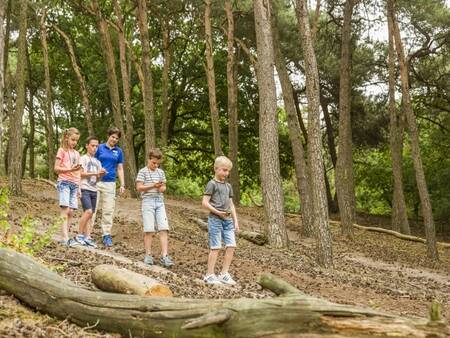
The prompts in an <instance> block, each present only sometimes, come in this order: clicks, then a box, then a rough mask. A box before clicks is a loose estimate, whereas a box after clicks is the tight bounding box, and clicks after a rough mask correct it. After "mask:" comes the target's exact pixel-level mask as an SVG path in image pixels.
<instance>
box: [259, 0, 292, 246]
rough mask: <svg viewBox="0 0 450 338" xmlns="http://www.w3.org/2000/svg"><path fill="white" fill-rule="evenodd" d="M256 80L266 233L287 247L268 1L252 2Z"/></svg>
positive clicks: (270, 241)
mask: <svg viewBox="0 0 450 338" xmlns="http://www.w3.org/2000/svg"><path fill="white" fill-rule="evenodd" d="M253 9H254V15H255V29H256V46H257V52H258V61H257V72H256V76H257V80H258V92H259V154H260V155H259V158H260V168H261V185H262V192H263V201H264V212H265V217H266V219H265V233H266V235H267V238H268V241H269V244H270V245H272V246H273V247H277V248H281V247H285V246H287V245H288V238H287V232H286V226H285V219H284V210H283V193H282V190H281V175H280V159H279V151H278V120H277V98H276V92H275V80H274V56H273V43H272V32H271V10H270V1H269V0H254V1H253Z"/></svg>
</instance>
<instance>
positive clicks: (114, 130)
mask: <svg viewBox="0 0 450 338" xmlns="http://www.w3.org/2000/svg"><path fill="white" fill-rule="evenodd" d="M114 134H117V136H118V137H119V138H120V137H121V136H122V132H121V131H120V129H119V128H117V127H111V128H109V130H108V136H111V135H114Z"/></svg>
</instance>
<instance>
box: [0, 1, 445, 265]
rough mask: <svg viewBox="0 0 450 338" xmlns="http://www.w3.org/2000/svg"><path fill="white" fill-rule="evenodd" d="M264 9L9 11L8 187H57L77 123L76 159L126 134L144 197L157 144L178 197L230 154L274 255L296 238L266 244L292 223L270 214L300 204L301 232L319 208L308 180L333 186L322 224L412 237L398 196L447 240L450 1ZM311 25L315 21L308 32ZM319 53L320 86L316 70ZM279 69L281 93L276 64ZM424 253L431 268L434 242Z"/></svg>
mask: <svg viewBox="0 0 450 338" xmlns="http://www.w3.org/2000/svg"><path fill="white" fill-rule="evenodd" d="M260 2H261V5H262V7H261V8H262V9H261V8H259V7H258V3H260ZM268 3H269V2H268V1H255V2H253V1H246V0H242V1H209V0H208V1H199V0H184V1H179V0H171V1H157V0H155V1H151V2H146V1H144V0H136V1H131V0H130V1H118V0H106V1H103V0H99V1H98V0H92V1H84V0H70V1H27V0H20V1H11V0H9V1H1V8H0V12H1V19H2V21H3V22H4V25H3V26H2V32H1V35H0V36H2V37H3V38H2V39H0V41H4V43H2V44H1V48H2V50H1V52H2V53H0V54H1V55H2V57H3V60H0V64H1V65H2V67H3V70H2V72H1V74H2V79H1V81H0V82H1V83H2V88H1V89H2V91H3V92H4V95H1V97H2V100H3V102H0V103H1V104H0V106H1V107H3V108H4V109H2V110H1V116H0V121H1V128H0V130H1V133H0V156H1V157H2V165H1V169H0V170H1V173H2V174H5V175H8V176H9V184H10V190H11V192H12V193H13V194H20V192H21V187H20V178H21V177H31V178H35V177H46V178H50V179H54V178H55V177H54V173H53V170H52V168H53V162H54V154H56V150H57V147H58V144H59V138H60V135H61V132H62V131H63V130H64V129H65V128H68V127H77V128H78V129H79V130H80V131H81V134H82V135H81V138H80V142H79V150H80V151H81V150H82V148H83V145H84V140H85V139H86V138H87V136H89V135H90V134H95V135H97V136H99V137H100V138H101V139H102V140H103V141H105V139H106V131H107V129H108V128H109V127H110V126H112V125H116V126H118V127H119V128H121V129H122V130H123V132H124V133H123V137H122V143H121V146H122V147H123V148H124V150H125V158H126V174H127V177H126V180H127V187H129V188H130V189H131V194H132V195H134V194H135V192H134V191H133V186H134V184H133V182H134V178H135V174H136V170H137V169H139V168H140V167H142V166H144V165H145V154H146V150H147V149H149V148H150V147H152V146H159V147H161V148H162V149H163V150H164V153H165V160H164V170H165V171H166V173H167V176H168V178H169V189H168V192H169V193H171V194H177V195H184V196H193V197H199V196H200V195H201V194H202V189H203V187H204V185H205V183H206V182H207V180H208V179H210V177H211V176H212V162H213V159H214V157H215V155H218V154H221V153H224V154H227V155H229V157H230V158H231V159H232V160H233V161H234V162H235V163H236V165H235V167H234V171H233V173H232V176H231V178H230V181H231V183H232V184H233V187H234V190H235V193H236V197H235V201H236V202H237V203H241V204H244V205H249V204H253V203H262V204H264V208H265V209H266V215H267V216H266V223H267V224H268V225H267V226H266V231H267V235H268V237H269V241H272V244H275V246H282V245H285V243H286V238H283V237H286V235H285V234H284V235H283V232H281V233H282V235H280V236H279V237H280V238H274V236H271V233H275V232H276V231H274V229H275V228H277V227H281V228H283V226H284V224H283V219H282V218H281V217H279V218H278V219H271V215H276V214H277V212H273V210H277V207H276V206H277V205H279V204H280V203H281V205H282V206H283V208H284V210H285V211H287V212H299V211H301V212H302V215H303V216H304V217H303V222H305V217H306V216H305V215H304V213H305V211H306V212H307V211H308V210H312V211H314V212H318V213H319V214H320V213H321V212H322V211H320V210H319V209H320V208H318V207H317V205H319V204H320V203H321V202H320V201H321V198H320V196H319V197H318V199H316V200H315V201H316V202H312V203H313V204H312V205H313V206H312V207H310V208H308V207H307V205H308V204H307V203H309V202H307V201H303V200H302V196H303V197H304V196H308V195H309V194H306V193H305V191H307V189H310V188H305V187H302V185H301V183H300V182H310V183H311V186H314V185H315V184H316V183H317V182H315V179H316V178H315V177H317V176H319V179H320V180H323V181H321V182H319V183H317V186H316V188H317V189H316V188H314V189H316V190H315V191H319V193H318V194H319V195H320V190H321V189H322V187H323V196H325V195H326V197H327V200H326V209H327V211H326V215H325V213H323V212H322V213H321V216H317V217H318V218H321V217H324V219H325V220H328V213H338V212H339V211H340V212H341V219H342V218H344V223H345V219H346V217H347V220H348V221H349V222H350V223H352V222H354V217H355V211H357V212H359V213H367V214H371V215H386V216H392V218H393V222H392V225H391V228H392V229H394V230H397V231H400V232H403V233H406V234H408V233H410V232H411V230H410V228H409V224H406V223H408V219H406V220H405V218H403V220H402V221H398V218H397V221H396V220H395V219H396V217H399V216H398V215H399V214H400V213H401V211H400V210H401V208H402V207H401V202H400V204H399V199H403V201H404V203H403V204H404V214H406V215H407V217H408V218H409V219H410V220H411V219H415V220H417V221H419V222H422V220H424V222H425V228H422V227H420V228H415V229H413V230H414V231H413V232H415V233H417V234H419V235H423V233H426V236H427V239H428V242H429V244H430V243H431V244H433V241H434V239H433V236H434V232H435V231H436V233H437V234H438V236H440V237H445V236H448V233H449V231H450V194H449V184H448V182H449V179H450V159H449V156H448V153H449V147H450V116H449V112H450V96H449V93H450V76H449V75H450V64H449V60H450V58H449V53H450V50H449V47H450V25H449V22H450V9H449V6H448V4H446V2H445V1H439V0H411V1H395V4H394V2H393V1H387V2H386V1H381V0H363V1H354V0H353V1H349V0H347V1H334V0H328V1H317V2H315V3H312V4H310V11H303V10H302V9H304V7H303V6H304V5H306V1H295V2H291V1H283V0H277V1H271V2H270V4H271V10H270V11H268V10H267V8H268ZM264 5H266V6H265V7H264ZM394 5H395V6H394ZM305 8H306V7H305ZM259 9H261V10H262V11H263V12H258V10H259ZM264 9H265V10H266V11H267V12H264ZM267 13H268V15H267ZM302 15H303V18H304V17H306V15H308V16H309V19H310V20H309V24H308V26H309V28H308V29H306V28H305V27H306V26H305V24H304V21H302ZM387 18H390V22H391V28H390V29H388V23H387V21H388V19H387ZM255 22H256V24H255ZM302 22H303V23H302ZM268 23H269V26H267V24H268ZM396 27H397V30H396ZM396 33H398V34H399V35H397V36H396ZM383 34H386V36H385V38H382V36H383ZM400 34H401V35H400ZM389 36H390V37H391V39H389ZM400 36H401V39H399V38H398V37H400ZM267 38H269V39H267ZM268 41H269V45H267V44H266V45H264V43H268ZM388 41H391V43H388ZM309 44H310V45H311V46H313V49H308V45H309ZM394 45H395V46H394ZM268 46H269V47H270V48H268ZM394 50H395V52H396V53H394ZM268 51H270V52H269V53H267V52H268ZM308 51H309V52H308ZM311 51H312V53H313V54H314V55H311V53H310V52H311ZM389 51H391V53H389ZM403 51H404V55H403V59H402V55H401V54H402V53H401V52H403ZM389 54H390V55H391V56H390V57H388V55H389ZM312 56H313V58H314V60H316V62H317V69H316V71H317V75H318V77H317V79H316V80H317V81H318V82H317V84H318V87H317V88H315V87H314V76H312V75H309V74H313V73H314V64H313V63H310V62H309V61H311V60H313V59H312V58H311V57H312ZM389 60H391V62H390V63H389V62H388V61H389ZM311 64H312V65H313V66H312V68H310V67H311ZM389 64H390V65H391V68H389ZM265 65H268V66H267V67H272V68H264V67H265ZM273 68H276V74H277V77H278V78H279V85H278V86H275V84H274V82H273V81H274V72H270V71H267V69H273ZM311 69H312V72H313V73H308V72H309V70H311ZM402 71H404V72H403V73H402ZM286 75H287V77H286ZM310 76H312V77H310ZM390 80H391V81H390ZM311 81H312V82H311ZM308 83H309V85H308ZM265 85H267V86H268V88H269V90H268V91H264V90H263V87H264V86H265ZM267 86H266V87H267ZM276 87H277V88H278V91H277V92H278V97H277V98H275V96H274V95H273V94H274V93H275V88H276ZM311 88H314V90H315V89H317V91H316V92H314V93H310V92H308V91H309V90H312V89H311ZM346 98H348V100H347V101H346ZM314 99H317V100H316V101H314ZM292 101H293V103H292ZM292 108H294V109H295V110H292ZM319 108H320V120H318V117H319V115H318V114H317V116H316V118H317V119H316V120H314V113H315V112H319ZM410 112H412V113H413V114H414V115H411V114H410V115H408V114H409V113H410ZM411 116H413V117H414V118H413V119H414V121H413V120H412V119H411ZM295 121H296V122H295ZM316 122H317V125H316ZM267 126H269V129H264V128H267ZM315 126H317V127H318V128H316V129H314V127H315ZM272 127H274V128H275V130H276V132H275V134H276V135H275V134H274V133H272V131H273V128H272ZM271 128H272V129H271ZM417 131H418V133H417ZM415 132H416V133H415ZM295 139H297V141H298V142H299V143H298V142H297V143H296V142H295ZM315 139H317V140H319V141H320V143H319V145H320V147H319V148H317V147H314V142H315V141H314V140H315ZM415 141H417V142H418V143H417V145H418V148H417V147H415V143H414V142H415ZM277 145H278V146H277ZM271 146H272V147H271ZM299 146H300V148H301V149H300V150H299V148H298V147H299ZM393 149H395V150H393ZM417 149H419V150H420V152H419V153H417ZM278 151H279V153H278ZM299 152H300V155H299ZM395 154H400V156H399V157H398V156H397V157H395ZM297 155H299V156H297ZM417 155H418V156H419V157H420V165H419V164H418V163H419V162H417ZM296 156H297V157H296ZM300 157H301V158H302V159H303V162H302V161H300V160H299V158H300ZM317 157H320V159H317ZM349 158H350V160H348V159H349ZM316 159H317V160H316ZM297 161H300V163H299V162H297ZM278 163H279V164H278ZM306 163H307V165H308V167H307V166H306ZM393 163H394V164H393ZM422 164H423V166H422ZM395 165H397V166H398V168H399V171H397V176H396V175H395ZM314 166H315V167H314ZM421 167H423V175H422V176H423V177H422V178H425V179H426V181H425V187H424V186H423V183H424V182H422V181H421V180H420V172H421V171H420V170H421V169H420V168H421ZM302 168H303V169H305V168H307V170H303V174H302ZM314 168H316V170H315V169H314ZM317 168H319V169H320V170H317ZM340 170H341V171H340ZM305 171H306V172H305ZM267 173H269V174H267ZM274 173H275V174H274ZM418 173H419V174H418ZM399 174H400V178H399V176H398V175H399ZM302 175H304V176H302ZM268 177H269V178H268ZM302 177H303V178H302ZM395 177H396V178H397V180H395V179H394V178H395ZM279 179H280V180H279ZM347 179H350V181H346V180H347ZM297 182H299V183H297ZM349 182H350V183H349ZM399 182H400V186H399V185H398V184H399ZM340 183H341V184H342V185H343V188H341V189H342V190H341V191H342V193H341V194H340V195H341V198H343V200H342V201H340V200H339V193H338V192H339V189H340V188H339V184H340ZM353 184H354V188H353ZM277 186H278V187H277ZM341 187H342V186H341ZM346 187H349V189H346ZM302 189H303V190H302ZM305 189H306V190H305ZM399 189H400V190H401V194H400V195H399ZM424 189H425V190H424ZM425 191H426V192H427V194H428V195H429V196H428V199H429V206H430V207H429V208H427V206H428V204H427V202H426V201H427V196H426V195H427V194H425ZM281 192H282V196H280V198H278V195H279V194H281ZM311 196H312V197H311ZM399 196H403V197H399ZM310 197H311V200H312V201H314V193H313V192H312V193H311V195H310ZM273 199H274V200H273ZM317 201H319V202H317ZM424 201H425V202H424ZM399 205H400V206H399ZM339 206H341V208H339ZM283 208H282V209H283ZM278 209H279V208H278ZM427 210H428V211H430V210H431V212H432V217H431V219H430V216H429V215H427V212H428V211H427ZM314 212H313V214H314ZM342 212H346V215H344V216H343V215H342ZM316 215H317V213H316ZM314 217H315V216H314ZM275 218H276V217H275ZM400 219H401V216H400ZM433 220H434V222H433ZM430 221H431V222H432V224H431V225H432V227H431V225H430ZM405 222H406V223H405ZM427 222H428V223H427ZM312 223H313V225H314V224H319V225H317V228H318V229H320V227H321V225H320V224H323V222H322V223H321V221H317V219H313V222H312ZM427 224H428V226H427ZM406 225H407V226H406ZM435 225H436V226H435ZM303 228H305V224H303ZM344 228H345V226H344ZM306 230H307V229H306ZM303 231H304V232H305V233H306V234H307V231H305V229H303ZM431 232H432V233H431ZM284 233H285V232H284ZM312 233H316V234H317V231H316V230H314V229H313V231H312ZM318 233H319V236H318V237H320V236H323V231H319V232H318ZM344 233H345V231H344ZM347 235H348V236H350V237H351V232H347ZM326 237H327V236H326V235H325V236H324V237H322V239H319V241H318V243H319V244H318V245H319V248H320V247H321V244H320V243H322V244H323V243H324V242H326ZM321 240H322V242H321ZM434 245H435V243H434ZM322 246H323V245H322ZM325 246H326V245H325ZM428 254H429V256H430V257H431V258H433V250H432V249H430V248H429V251H428ZM434 258H435V257H434ZM319 261H321V259H319ZM322 263H323V264H324V265H327V264H328V263H327V258H326V257H325V259H322Z"/></svg>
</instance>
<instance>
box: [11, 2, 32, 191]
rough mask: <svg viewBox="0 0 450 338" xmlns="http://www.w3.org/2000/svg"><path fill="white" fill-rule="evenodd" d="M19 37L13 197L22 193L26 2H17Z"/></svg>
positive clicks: (12, 126) (12, 134)
mask: <svg viewBox="0 0 450 338" xmlns="http://www.w3.org/2000/svg"><path fill="white" fill-rule="evenodd" d="M18 8H19V20H18V23H19V37H18V40H17V45H18V48H17V68H16V95H17V98H16V109H15V110H14V111H13V113H12V114H11V119H10V126H9V162H10V165H9V170H8V183H9V190H10V191H11V193H12V194H13V195H20V194H21V193H22V177H21V176H22V156H23V155H22V133H23V131H22V117H23V112H24V109H25V99H26V97H25V96H26V93H25V77H26V49H27V21H28V20H27V9H28V4H27V0H19V6H18Z"/></svg>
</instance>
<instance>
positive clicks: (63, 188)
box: [56, 181, 78, 209]
mask: <svg viewBox="0 0 450 338" xmlns="http://www.w3.org/2000/svg"><path fill="white" fill-rule="evenodd" d="M56 189H57V190H58V195H59V206H60V207H62V208H67V207H69V208H70V209H78V198H77V192H78V184H76V183H73V182H70V181H58V182H57V183H56Z"/></svg>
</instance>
